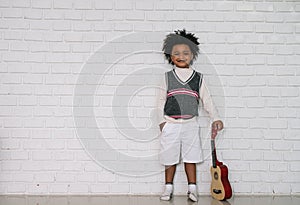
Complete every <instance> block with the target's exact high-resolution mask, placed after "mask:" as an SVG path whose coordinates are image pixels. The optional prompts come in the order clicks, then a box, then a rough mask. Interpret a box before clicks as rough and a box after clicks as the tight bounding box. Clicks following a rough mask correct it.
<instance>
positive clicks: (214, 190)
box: [210, 129, 232, 201]
mask: <svg viewBox="0 0 300 205" xmlns="http://www.w3.org/2000/svg"><path fill="white" fill-rule="evenodd" d="M216 136H217V130H215V129H212V131H211V150H212V166H211V168H210V173H211V178H212V181H211V187H210V192H211V195H212V197H213V198H215V199H217V200H219V201H222V200H226V199H230V198H231V196H232V189H231V186H230V183H229V180H228V168H227V166H226V165H224V164H223V163H222V162H220V161H218V160H217V154H216V147H215V137H216Z"/></svg>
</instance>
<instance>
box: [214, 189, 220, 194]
mask: <svg viewBox="0 0 300 205" xmlns="http://www.w3.org/2000/svg"><path fill="white" fill-rule="evenodd" d="M213 192H214V193H215V194H221V193H222V191H221V190H220V189H213Z"/></svg>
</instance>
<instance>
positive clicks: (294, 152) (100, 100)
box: [0, 0, 300, 194]
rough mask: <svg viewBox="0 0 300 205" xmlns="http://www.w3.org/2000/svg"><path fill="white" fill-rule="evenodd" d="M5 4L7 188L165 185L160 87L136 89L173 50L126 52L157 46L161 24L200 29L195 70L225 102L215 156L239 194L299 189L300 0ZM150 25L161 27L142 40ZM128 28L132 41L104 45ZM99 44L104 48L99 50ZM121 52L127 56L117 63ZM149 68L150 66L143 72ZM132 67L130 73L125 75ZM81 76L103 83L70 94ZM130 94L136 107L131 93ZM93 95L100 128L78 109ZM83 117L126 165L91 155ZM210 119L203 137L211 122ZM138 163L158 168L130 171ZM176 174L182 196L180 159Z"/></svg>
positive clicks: (119, 189) (0, 40) (102, 189)
mask: <svg viewBox="0 0 300 205" xmlns="http://www.w3.org/2000/svg"><path fill="white" fill-rule="evenodd" d="M0 12H1V16H0V31H1V32H0V60H1V65H0V76H1V77H0V84H1V85H0V160H1V163H0V170H1V172H0V184H1V186H0V187H1V188H0V194H21V193H22V194H23V193H25V194H107V193H112V194H148V193H150V194H158V193H160V192H161V190H162V185H163V173H162V172H159V171H161V170H160V169H161V168H162V167H160V166H159V165H158V160H157V156H156V154H157V152H158V148H159V147H158V143H157V141H158V140H157V138H155V135H157V134H158V130H157V127H156V125H155V124H154V125H151V122H150V121H152V120H151V119H152V118H153V115H155V113H156V111H155V110H154V108H155V103H154V102H155V101H154V99H155V95H156V92H157V91H156V90H155V89H152V90H151V89H146V90H142V91H141V92H138V93H136V94H133V92H134V91H136V89H137V88H139V87H141V86H143V85H145V82H146V83H147V84H153V83H154V82H151V81H152V80H153V78H151V76H152V77H153V76H155V78H154V80H155V79H156V77H158V76H160V74H161V72H159V71H156V70H155V69H153V67H151V66H153V65H154V66H158V67H161V66H164V60H163V57H162V55H161V54H159V53H156V54H151V58H150V59H149V58H148V56H147V55H149V53H146V54H143V53H140V54H136V55H131V56H130V57H125V58H124V55H128V54H130V53H131V52H132V51H133V50H134V49H136V48H138V49H139V51H142V50H151V49H153V50H155V51H160V49H161V43H162V40H163V39H162V38H160V36H159V33H163V34H167V33H168V32H171V31H173V30H176V29H181V28H186V29H187V30H189V31H192V32H195V33H196V34H197V36H199V37H200V42H201V50H202V53H203V54H202V56H200V57H199V59H198V64H199V67H198V70H200V71H202V72H203V73H205V74H206V77H207V79H208V82H209V84H210V86H211V88H212V90H211V92H212V94H213V95H214V98H215V100H216V104H217V105H218V106H219V109H220V110H224V112H223V117H224V123H225V127H226V128H225V131H224V133H223V134H222V135H221V136H220V138H219V141H218V147H219V151H218V154H219V158H220V159H221V160H223V161H224V162H225V163H226V164H227V165H228V167H229V178H230V181H231V184H232V187H233V190H234V193H235V194H297V193H298V194H299V192H300V189H299V183H300V177H299V176H300V173H299V172H300V167H299V163H300V162H299V160H300V157H299V156H300V154H299V152H300V141H299V137H300V126H299V124H300V121H299V118H300V90H299V89H300V87H299V86H300V60H299V59H300V57H299V55H300V39H299V33H300V29H299V28H300V26H299V25H300V3H299V1H297V0H282V1H278V0H274V1H273V0H268V1H264V2H260V1H246V0H244V1H242V0H241V1H218V0H215V1H197V0H177V1H169V0H153V1H145V2H143V1H135V0H128V1H121V0H120V1H117V0H113V1H104V0H88V1H87V0H85V1H83V0H82V1H81V0H64V1H60V0H43V1H40V0H31V1H30V0H23V1H19V0H16V1H11V0H0ZM142 32H147V34H149V33H152V34H153V35H150V36H149V35H148V36H147V35H146V33H145V36H146V38H144V37H145V36H144V35H141V33H142ZM134 33H137V34H138V35H136V36H134ZM124 35H128V38H127V40H126V41H127V44H126V42H125V44H123V45H125V46H120V44H115V45H116V46H117V47H114V46H110V47H105V45H108V44H109V42H117V41H118V40H120V39H122V37H124ZM123 39H124V38H123ZM123 43H124V42H123ZM144 45H151V48H150V47H147V48H145V47H144ZM103 48H106V49H107V50H105V51H104V52H103V50H101V49H103ZM99 51H100V52H103V55H98V56H97V58H95V59H92V58H90V57H91V56H93V54H97V52H99ZM100 54H101V53H100ZM116 57H120V58H124V59H121V60H120V61H118V62H117V63H116ZM91 59H92V60H94V62H98V63H99V64H94V65H93V64H89V65H88V66H89V67H90V68H91V69H92V70H93V71H94V72H93V73H87V74H88V75H87V77H86V78H88V81H84V80H83V81H81V82H78V81H77V79H78V77H79V75H80V73H81V71H82V70H83V68H84V67H85V66H87V64H86V63H87V62H88V60H89V61H91ZM103 63H106V65H114V66H112V68H111V69H110V70H108V71H107V72H106V73H105V74H103V73H100V71H99V69H101V67H99V66H98V65H102V64H103ZM201 65H203V66H201ZM207 65H208V66H207ZM141 66H142V67H143V68H149V70H148V69H146V71H145V70H143V72H144V73H138V74H135V73H134V72H135V71H137V70H136V69H137V68H139V67H141ZM89 74H92V75H90V76H89ZM216 74H218V78H219V81H218V80H216V78H215V77H214V75H216ZM81 75H82V73H81ZM101 76H104V80H103V81H102V83H103V84H100V85H98V84H99V82H98V80H99V78H100V77H101ZM149 76H150V77H149ZM126 77H130V78H132V79H133V81H130V82H125V84H122V80H124V79H125V80H126ZM218 78H217V79H218ZM83 83H87V84H88V85H89V86H90V87H92V86H94V85H98V87H97V92H96V95H95V96H93V94H94V93H91V94H90V96H88V93H87V96H86V97H85V98H82V99H80V100H81V101H80V102H76V101H73V95H74V92H75V91H76V88H78V87H76V85H77V86H78V85H83ZM220 86H221V87H220ZM130 90H131V91H132V92H131V93H130ZM223 92H224V94H223ZM113 93H116V96H114V94H113ZM128 93H129V94H128ZM128 95H129V96H128ZM93 97H95V98H93ZM128 97H130V100H129V101H128V102H129V104H128V107H129V109H128V110H127V111H128V112H127V111H126V110H124V108H123V107H122V105H123V103H122V102H123V101H126V100H128ZM116 99H117V101H116ZM91 100H92V101H93V102H94V106H95V108H94V113H95V118H96V120H97V123H98V124H97V126H96V125H93V124H91V123H88V122H87V121H85V120H84V116H88V114H89V113H87V112H88V109H87V110H86V111H87V112H84V113H80V114H81V115H82V116H81V117H82V120H78V119H76V118H74V109H73V106H77V107H78V106H89V105H90V102H91ZM114 100H115V101H114ZM74 102H75V103H78V104H75V105H74ZM221 113H222V112H221ZM114 117H115V118H117V120H116V119H114ZM74 119H75V121H76V120H77V121H76V122H77V123H76V122H75V121H74ZM149 119H150V120H149ZM204 119H207V118H205V117H204ZM116 121H117V124H116ZM128 121H129V123H131V125H133V127H134V129H132V127H128V126H127V124H128ZM204 121H205V120H204ZM120 122H122V123H121V124H118V123H120ZM152 122H153V121H152ZM149 124H150V126H149ZM122 126H124V127H122ZM76 127H82V128H85V127H87V128H90V131H91V132H90V133H89V135H88V133H86V134H87V135H88V136H93V135H90V134H91V133H93V130H97V129H100V130H101V132H102V134H103V136H104V137H105V138H106V141H107V142H108V143H109V144H110V145H111V146H112V147H113V148H114V149H116V150H117V151H114V152H112V150H101V149H106V147H105V146H104V145H103V147H97V148H98V149H100V151H101V152H100V155H102V156H101V157H106V158H107V159H109V160H110V161H108V162H111V163H112V165H111V166H112V167H113V166H114V165H116V164H117V165H118V167H117V168H116V170H114V169H113V168H112V167H108V168H109V169H110V170H111V169H112V170H113V171H109V170H107V169H106V168H107V167H106V168H104V167H102V166H100V164H101V161H100V162H99V161H97V158H96V161H95V160H93V158H91V155H93V154H91V153H89V150H87V151H86V150H85V149H84V146H83V144H84V143H83V144H81V143H80V141H79V139H78V137H77V135H76ZM202 127H203V133H204V134H203V135H204V138H205V135H206V127H207V122H206V123H204V125H202ZM148 128H149V129H148ZM143 129H148V133H149V134H145V136H138V137H141V139H142V140H145V139H146V140H147V139H149V137H150V138H151V137H152V138H154V139H153V140H151V141H142V142H139V141H136V137H137V136H136V135H137V134H136V133H138V132H142V131H141V130H143ZM120 130H121V131H124V132H126V133H125V135H126V136H129V137H130V136H131V137H132V138H133V139H130V138H126V136H124V135H122V133H120V132H119V131H120ZM80 137H81V136H79V138H80ZM203 144H204V148H205V150H204V153H205V157H206V158H205V159H206V160H205V162H204V163H203V164H200V165H199V166H198V184H199V190H200V193H201V194H208V193H209V186H210V173H209V167H210V164H211V162H210V150H209V144H208V143H207V138H205V139H204V143H203ZM90 145H92V144H90ZM95 146H97V144H95ZM88 148H90V147H88ZM122 153H125V155H122ZM144 154H145V155H147V154H150V155H153V156H154V159H153V161H145V163H144V164H143V163H142V162H138V161H136V162H135V161H133V163H131V162H130V161H126V160H130V159H127V158H126V157H124V156H127V155H133V156H140V155H144ZM105 163H106V162H105ZM105 163H104V164H105ZM135 163H136V167H134V166H133V167H128V165H132V164H133V165H134V164H135ZM140 165H143V166H145V167H142V168H144V169H145V170H148V171H153V172H155V170H156V168H157V171H158V172H155V173H156V174H153V175H151V176H145V177H133V176H128V175H126V173H127V172H128V173H129V172H130V173H131V171H132V170H133V169H135V168H136V169H137V170H139V168H140ZM151 165H154V167H151ZM156 166H157V167H156ZM114 171H116V172H121V174H118V173H115V172H114ZM175 178H176V179H175V183H176V193H177V194H185V192H186V178H185V174H184V171H183V166H182V165H180V166H179V167H178V173H177V175H176V177H175Z"/></svg>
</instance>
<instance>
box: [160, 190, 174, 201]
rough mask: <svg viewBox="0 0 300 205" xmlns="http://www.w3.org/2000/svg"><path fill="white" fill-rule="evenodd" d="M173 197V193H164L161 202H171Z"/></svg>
mask: <svg viewBox="0 0 300 205" xmlns="http://www.w3.org/2000/svg"><path fill="white" fill-rule="evenodd" d="M172 197H173V193H165V192H164V193H163V194H162V195H161V196H160V200H162V201H170V200H171V199H172Z"/></svg>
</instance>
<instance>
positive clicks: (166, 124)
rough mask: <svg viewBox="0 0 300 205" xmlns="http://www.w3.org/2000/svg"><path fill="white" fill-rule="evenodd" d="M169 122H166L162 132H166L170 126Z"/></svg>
mask: <svg viewBox="0 0 300 205" xmlns="http://www.w3.org/2000/svg"><path fill="white" fill-rule="evenodd" d="M168 124H169V123H168V122H166V123H165V125H164V127H163V128H162V130H161V132H164V131H165V130H166V127H167V126H168Z"/></svg>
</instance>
